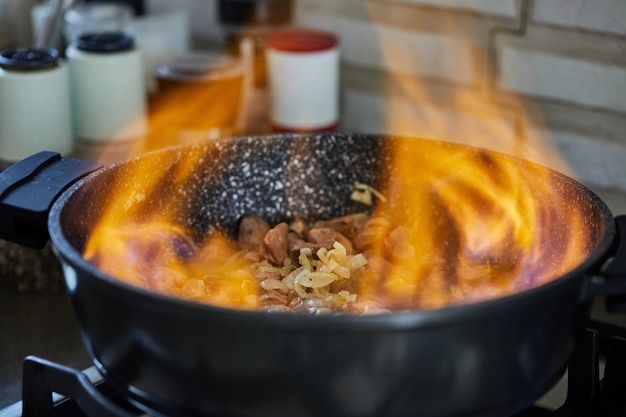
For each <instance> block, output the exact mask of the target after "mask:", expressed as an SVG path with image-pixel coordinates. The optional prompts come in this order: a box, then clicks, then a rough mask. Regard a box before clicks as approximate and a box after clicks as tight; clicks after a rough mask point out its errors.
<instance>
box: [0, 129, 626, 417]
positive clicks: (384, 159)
mask: <svg viewBox="0 0 626 417" xmlns="http://www.w3.org/2000/svg"><path fill="white" fill-rule="evenodd" d="M392 149H396V150H397V149H400V152H401V153H403V154H406V155H410V156H412V157H414V158H415V160H414V161H413V162H411V163H414V164H415V165H416V167H417V168H419V164H420V163H421V161H424V160H427V159H428V158H429V157H430V155H441V154H442V153H441V151H442V150H443V151H444V154H445V153H446V152H450V153H451V154H457V153H461V154H463V155H464V157H467V158H471V159H474V160H481V161H483V163H485V164H486V165H487V166H492V167H493V169H494V170H497V167H498V166H502V165H501V164H505V165H506V166H508V167H514V169H515V170H516V171H517V172H519V173H520V175H522V176H525V177H530V178H532V177H535V176H541V178H545V179H542V180H541V181H544V182H545V181H549V182H550V183H551V184H553V185H554V187H552V188H551V191H550V192H549V193H545V192H540V191H536V192H537V194H536V195H533V197H532V198H538V199H541V200H545V202H543V201H542V203H544V204H543V207H542V210H543V211H544V212H545V213H546V215H550V216H553V217H554V219H553V220H552V221H554V222H557V224H556V226H554V229H552V230H563V231H567V230H568V229H569V227H570V225H569V221H570V219H569V217H571V216H570V215H569V214H567V213H575V214H576V215H577V216H579V217H581V218H583V219H584V223H585V227H584V233H582V236H578V237H577V238H582V239H583V240H584V242H585V245H584V248H585V249H584V256H583V259H582V260H581V261H580V262H579V263H578V264H577V265H575V266H574V267H572V269H571V270H568V271H565V272H563V273H562V274H560V275H559V276H558V277H556V278H555V279H553V280H551V281H550V282H547V283H544V284H542V285H535V286H531V287H530V288H525V289H523V290H520V291H518V292H515V293H513V294H510V295H507V296H501V297H497V298H494V299H489V300H484V301H480V302H473V303H467V304H459V305H452V306H447V307H443V308H433V309H420V310H417V309H415V310H414V309H409V310H403V311H394V312H390V313H386V314H378V315H363V316H359V315H353V314H336V315H307V314H295V313H294V314H289V313H267V312H262V311H245V310H237V309H229V308H220V307H215V306H211V305H204V304H199V303H194V302H192V301H188V300H183V299H178V298H174V297H169V296H166V295H162V294H158V293H156V292H152V291H150V290H146V289H142V288H138V287H135V286H132V285H130V284H127V283H125V282H123V281H121V280H119V279H116V278H114V277H112V276H109V275H107V274H105V273H103V272H102V271H101V270H99V269H98V268H97V267H96V266H95V265H93V264H91V263H89V262H87V261H86V260H85V259H83V257H82V255H81V254H82V251H83V248H84V246H85V243H86V240H87V238H88V237H89V235H90V232H91V231H92V230H93V228H94V225H95V224H96V223H97V221H98V219H100V218H101V216H102V215H103V208H104V207H106V206H107V205H109V204H112V203H113V204H115V203H116V201H115V198H116V197H115V193H114V192H113V190H114V189H118V188H119V187H120V186H121V187H122V188H124V187H133V186H135V185H134V181H132V180H128V179H126V178H125V176H124V175H123V174H124V172H125V171H127V170H129V169H134V168H136V167H137V166H141V167H142V168H143V169H146V170H148V171H151V170H160V171H162V172H163V173H164V176H163V178H164V179H163V180H162V181H161V182H160V183H159V186H158V187H156V188H155V189H154V190H150V191H149V192H148V190H145V191H146V193H145V197H146V198H145V201H144V204H145V205H146V207H149V209H150V210H152V211H153V212H158V211H160V210H173V211H172V215H173V216H174V217H176V218H177V221H179V222H181V223H182V224H185V225H186V226H189V227H190V228H192V230H194V231H195V232H194V233H196V236H194V238H196V239H201V237H202V236H204V235H206V234H207V233H209V232H210V231H211V230H212V229H213V228H215V227H219V228H220V229H223V230H227V231H231V232H233V233H234V230H235V229H236V227H237V224H238V221H239V219H240V218H241V217H242V216H244V215H245V214H249V213H256V214H259V215H260V216H262V217H264V218H265V219H267V220H268V221H270V222H277V221H281V220H284V219H287V218H291V217H293V216H294V215H299V216H301V217H304V218H329V217H333V216H340V215H344V214H346V213H349V212H352V211H354V210H357V209H359V208H358V207H355V206H354V204H356V203H354V202H351V201H350V200H349V198H348V196H349V194H350V190H352V187H353V184H354V182H355V181H358V182H362V183H367V184H371V185H373V186H378V185H380V182H381V181H382V179H384V178H388V177H390V176H393V175H394V167H393V164H392V163H391V158H392V154H393V151H392ZM189 158H194V159H198V161H200V162H198V163H197V164H196V167H195V168H194V170H193V173H192V175H191V177H190V180H189V182H188V183H187V187H186V192H184V193H181V192H180V190H179V189H178V188H177V187H178V186H176V185H174V182H173V181H169V180H168V178H170V177H173V176H174V175H175V172H177V167H179V166H180V163H181V161H183V160H188V159H189ZM33 159H34V160H36V163H35V165H34V166H33V165H32V162H33ZM456 161H457V162H458V159H457V160H456ZM216 167H218V168H219V169H215V168H216ZM454 169H456V168H454ZM92 170H95V171H94V172H93V173H89V172H90V171H92ZM48 172H52V173H53V174H54V175H52V177H53V179H52V180H48V179H47V177H48V176H47V173H48ZM170 173H171V175H170ZM418 173H419V170H417V171H416V175H418ZM494 175H496V174H494ZM77 178H80V179H78V180H77ZM74 181H76V182H74ZM72 183H73V184H72ZM0 185H1V186H2V188H0V194H2V198H3V206H2V210H3V216H2V218H3V222H4V224H3V225H2V233H3V238H5V239H9V238H10V239H12V240H17V241H20V242H22V243H30V244H31V245H32V246H37V245H41V244H43V243H44V242H45V241H46V239H47V235H48V234H49V236H50V238H51V241H52V244H53V247H54V250H55V253H56V255H57V256H58V258H59V260H60V262H61V264H62V267H63V271H64V278H65V283H66V286H67V291H68V294H69V298H70V300H71V303H72V306H73V309H74V312H75V316H76V319H77V321H78V324H79V327H80V329H81V333H82V337H83V340H84V343H85V346H86V347H87V349H88V351H89V353H90V355H91V357H92V358H93V362H94V364H95V365H96V367H97V368H98V370H99V371H100V372H101V373H102V374H103V376H104V378H105V379H106V381H107V382H108V383H109V384H110V385H111V386H112V387H113V389H114V390H115V391H117V392H118V393H120V394H121V395H122V396H124V397H125V398H127V399H129V400H130V401H131V402H132V403H133V404H134V405H136V406H137V407H139V408H140V409H142V410H146V411H149V412H151V413H153V414H156V415H167V416H210V415H220V416H246V417H247V416H250V417H251V416H255V417H270V416H272V417H279V416H280V417H286V416H290V417H293V416H350V417H353V416H355V417H356V416H381V415H385V416H388V417H393V416H397V417H401V416H402V417H408V416H412V417H415V416H459V415H463V416H485V417H486V416H503V415H510V414H513V413H515V412H517V411H519V410H522V409H524V408H526V407H528V406H529V405H531V404H532V403H533V402H534V401H536V400H537V399H538V398H539V397H540V396H541V395H542V394H543V393H545V392H546V391H547V390H548V389H550V388H551V387H552V385H553V384H554V383H555V382H556V381H557V380H558V379H559V378H560V377H561V376H562V374H563V372H564V371H565V368H566V364H567V362H568V359H569V357H570V355H571V353H572V351H573V348H574V346H575V344H576V343H577V341H578V338H579V337H580V335H581V333H582V331H583V330H584V323H585V322H586V320H587V319H588V317H589V311H590V304H591V300H592V298H593V297H594V296H595V295H597V294H604V295H609V296H623V295H624V294H625V293H626V284H625V282H624V278H625V276H626V273H625V272H624V271H625V269H626V268H625V267H624V258H625V256H624V250H625V249H624V248H623V247H621V245H620V240H619V234H620V232H621V233H624V232H623V231H624V230H625V229H624V227H625V224H626V222H625V220H624V218H623V217H617V218H614V217H613V216H612V214H611V212H610V211H609V209H608V208H607V206H606V205H605V204H604V202H603V201H602V200H600V199H599V198H598V197H597V196H596V195H595V194H594V193H592V192H591V191H590V190H589V189H587V188H586V187H585V186H583V185H581V184H580V183H578V182H576V181H574V180H572V179H571V178H568V177H566V176H564V175H562V174H559V173H557V172H555V171H551V170H549V169H548V168H545V167H542V166H539V165H536V164H533V163H529V162H526V161H523V160H520V159H516V158H513V157H510V156H505V155H502V154H498V153H495V152H492V151H487V150H483V149H479V148H471V147H465V146H461V145H456V144H450V143H445V142H439V141H433V140H422V139H412V138H398V137H387V136H379V135H362V134H347V133H328V134H313V135H290V134H286V135H269V136H259V137H241V138H235V139H232V140H230V141H219V142H210V143H207V144H204V145H198V146H190V147H174V148H167V149H164V150H160V151H156V152H153V153H148V154H145V155H142V156H140V157H138V158H136V159H132V160H129V161H126V162H122V163H119V164H115V165H112V166H109V167H105V168H96V167H94V166H92V165H91V164H89V163H87V162H84V161H76V160H71V159H67V158H61V157H60V156H58V155H53V154H47V153H44V154H38V155H37V156H34V157H31V158H30V161H29V159H27V160H25V161H22V162H20V163H18V164H16V165H14V166H13V167H11V168H9V169H7V170H6V171H5V172H4V173H3V174H2V177H1V178H0ZM24 188H26V189H27V190H28V193H27V195H26V197H29V198H26V199H27V200H29V199H30V200H32V195H33V190H39V189H42V190H44V189H45V190H46V191H45V192H44V191H41V193H39V196H40V197H41V199H44V200H49V201H48V203H47V204H52V206H51V209H50V210H49V216H48V219H47V220H48V222H47V225H45V223H44V226H41V219H42V218H44V221H45V215H46V214H48V211H47V209H46V208H45V206H46V203H43V202H41V201H38V202H36V203H32V201H31V202H30V203H29V204H27V206H29V207H31V208H32V207H33V206H36V207H39V209H38V210H35V212H34V213H33V210H32V209H22V208H20V207H19V206H20V201H21V200H22V197H24V195H21V191H20V190H22V189H24ZM191 190H193V192H189V191H191ZM531 191H532V192H531V193H534V192H535V190H531ZM173 194H184V195H185V196H187V197H186V198H184V199H183V201H182V203H180V204H179V206H178V207H177V208H176V209H172V207H171V205H170V204H168V201H170V198H169V197H170V196H171V195H173ZM529 198H530V197H529ZM53 200H54V203H52V201H53ZM554 201H557V202H565V203H566V204H565V206H562V207H568V208H569V209H568V210H573V211H568V212H567V213H559V211H560V210H562V208H560V207H559V206H552V205H551V204H552V202H554ZM42 207H44V208H43V209H42ZM404 209H405V208H402V207H399V208H398V210H404ZM442 219H443V220H441V225H442V230H446V228H445V224H446V217H445V216H442ZM436 221H437V220H436ZM38 224H39V225H38ZM553 234H554V233H553ZM556 234H557V235H558V233H556ZM564 236H568V235H567V233H565V234H564ZM445 237H446V236H442V241H443V240H445ZM569 238H571V236H570V237H568V239H569ZM554 242H556V243H555V245H556V247H546V248H545V251H546V253H551V254H555V253H556V254H558V253H559V252H560V251H561V250H563V248H564V247H566V246H567V242H560V241H559V240H558V239H557V240H555V241H554ZM550 256H553V255H550ZM551 259H553V258H546V259H545V261H546V262H547V261H549V260H551Z"/></svg>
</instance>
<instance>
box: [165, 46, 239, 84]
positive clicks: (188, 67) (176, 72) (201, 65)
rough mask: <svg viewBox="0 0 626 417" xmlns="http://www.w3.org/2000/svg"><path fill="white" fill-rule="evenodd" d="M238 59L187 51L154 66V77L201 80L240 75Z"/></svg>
mask: <svg viewBox="0 0 626 417" xmlns="http://www.w3.org/2000/svg"><path fill="white" fill-rule="evenodd" d="M242 71H243V68H242V66H241V63H240V62H239V60H237V59H235V58H232V57H229V56H227V55H224V54H220V53H214V52H209V51H195V52H187V53H185V54H182V55H177V56H173V57H171V58H169V59H167V60H165V61H161V62H158V63H157V64H156V65H155V66H154V76H155V77H156V78H161V79H166V80H175V81H183V82H202V81H209V80H215V79H220V78H229V77H235V76H238V75H241V74H242Z"/></svg>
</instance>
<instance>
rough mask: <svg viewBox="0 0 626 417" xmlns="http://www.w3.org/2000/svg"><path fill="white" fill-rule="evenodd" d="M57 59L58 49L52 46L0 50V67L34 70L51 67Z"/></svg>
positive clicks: (55, 63)
mask: <svg viewBox="0 0 626 417" xmlns="http://www.w3.org/2000/svg"><path fill="white" fill-rule="evenodd" d="M58 61H59V51H57V50H56V49H54V48H34V47H32V48H10V49H4V50H2V51H0V68H4V69H7V70H19V71H35V70H41V69H45V68H51V67H54V66H56V65H57V62H58Z"/></svg>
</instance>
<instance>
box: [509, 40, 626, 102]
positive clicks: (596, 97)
mask: <svg viewBox="0 0 626 417" xmlns="http://www.w3.org/2000/svg"><path fill="white" fill-rule="evenodd" d="M500 68H501V72H500V75H501V87H502V88H504V89H506V90H508V91H514V92H517V93H520V94H526V95H530V96H535V97H542V98H546V99H553V100H563V101H568V102H571V103H575V104H579V105H581V106H590V107H600V108H604V109H607V110H613V111H617V112H623V113H626V66H618V65H615V64H613V63H611V62H597V61H590V60H584V59H582V58H579V59H575V58H571V57H568V56H562V55H559V52H558V51H552V53H550V52H548V51H544V50H541V49H526V48H524V47H523V46H516V45H511V44H507V45H505V46H504V47H502V49H501V51H500Z"/></svg>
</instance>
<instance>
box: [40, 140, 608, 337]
mask: <svg viewBox="0 0 626 417" xmlns="http://www.w3.org/2000/svg"><path fill="white" fill-rule="evenodd" d="M315 135H318V134H315ZM321 135H324V136H325V135H340V136H341V135H351V136H355V137H363V138H377V140H385V139H386V138H404V137H401V136H394V135H378V134H368V133H344V132H333V133H330V134H328V133H325V134H321ZM285 136H290V137H300V136H311V135H310V134H272V135H260V136H259V137H263V138H265V139H267V140H272V139H273V138H284V137H285ZM255 138H257V136H241V137H236V138H233V139H231V140H237V139H243V140H255ZM411 139H417V140H427V141H434V142H438V143H440V144H443V145H446V146H448V145H450V146H454V147H461V148H468V149H474V150H486V151H488V152H489V153H493V154H499V155H503V156H505V157H506V158H508V159H512V160H515V161H517V162H519V163H523V164H530V165H531V166H537V167H541V168H542V169H544V170H547V172H548V173H550V174H551V175H553V176H556V177H557V178H558V179H559V180H560V181H564V182H566V183H568V184H569V185H570V186H572V187H574V188H576V189H577V190H579V191H580V192H581V194H582V195H584V196H585V197H586V198H588V199H589V202H590V203H592V204H593V205H594V207H595V209H596V210H598V211H599V214H600V217H601V219H602V220H603V224H602V227H603V230H604V231H603V234H602V237H601V238H600V240H599V242H598V244H597V246H596V248H595V249H594V250H593V252H592V253H591V254H590V255H589V256H588V257H587V258H586V259H585V260H584V261H583V262H582V263H580V264H579V265H578V266H576V267H575V268H574V269H572V270H570V271H569V272H567V273H565V274H563V275H561V276H559V277H557V278H555V279H553V280H551V281H549V282H547V283H544V284H540V285H537V286H533V287H532V288H528V289H525V290H522V291H518V292H515V293H512V294H507V295H504V296H499V297H496V298H492V299H487V300H482V301H477V302H470V303H464V304H454V305H447V306H444V307H440V308H435V309H415V310H402V311H391V312H385V313H381V314H371V315H367V314H366V315H357V314H350V313H345V314H328V315H311V314H304V313H283V312H280V313H278V312H277V313H269V312H265V311H259V310H243V309H233V308H227V307H219V306H214V305H208V304H202V303H198V302H195V301H192V300H187V299H183V298H178V297H174V296H169V295H165V294H160V293H157V292H155V291H151V290H149V289H144V288H141V287H137V286H134V285H132V284H129V283H127V282H125V281H122V280H120V279H118V278H116V277H114V276H111V275H109V274H106V273H104V272H102V271H101V270H100V269H98V268H97V267H96V266H95V265H93V264H91V263H90V262H88V261H87V260H85V259H84V258H83V257H82V254H81V253H80V252H79V251H78V250H77V249H76V248H74V246H73V245H72V244H71V243H70V242H69V240H68V239H67V237H66V235H65V233H64V231H63V230H62V226H61V218H62V214H63V209H64V207H66V203H67V202H68V201H69V200H70V199H71V198H72V196H73V195H74V194H75V193H77V192H79V190H80V189H81V188H82V187H83V185H84V184H86V183H88V182H90V181H92V180H93V179H94V178H97V177H98V176H99V175H101V174H103V173H105V172H107V171H109V170H112V169H115V168H116V167H118V166H120V165H123V164H125V163H127V162H130V161H133V160H136V159H140V158H144V157H145V156H146V155H148V154H156V153H161V152H173V151H174V150H175V149H184V148H189V147H194V146H206V145H205V144H201V145H180V146H173V147H168V148H164V149H159V150H157V151H153V152H149V153H147V154H142V155H140V156H137V157H135V158H132V159H129V160H127V161H120V162H117V163H114V164H112V165H109V166H106V167H104V168H101V169H99V170H97V171H95V172H94V173H92V174H90V175H88V176H86V177H84V178H82V179H80V180H79V181H77V182H76V183H75V184H73V185H72V186H70V187H69V188H68V189H67V190H66V191H64V192H63V194H62V195H61V196H60V197H59V198H58V199H57V200H56V201H55V202H54V204H53V206H52V208H51V210H50V214H49V218H48V229H49V233H50V238H51V242H52V244H53V247H54V248H55V252H56V254H57V257H59V258H63V262H64V263H67V264H68V265H70V266H71V267H72V268H75V269H80V270H84V271H86V272H87V273H88V274H89V275H90V276H92V277H93V278H96V279H97V281H98V285H101V286H103V288H108V289H109V290H115V291H119V290H123V291H130V292H131V293H132V294H134V295H135V296H136V297H139V298H141V299H142V300H144V301H146V302H152V303H163V302H165V303H168V304H172V305H173V306H176V308H181V309H185V310H188V309H190V311H194V312H196V313H200V314H208V315H219V316H220V317H221V318H222V319H223V320H236V321H238V322H239V321H240V320H242V319H244V320H247V321H249V322H250V324H251V325H271V326H279V327H284V326H286V327H292V326H297V327H300V326H302V325H303V323H306V324H305V325H306V326H307V328H311V327H313V328H319V329H329V328H330V327H329V326H340V327H342V328H345V329H371V328H379V327H384V328H386V329H405V328H414V327H423V326H437V325H439V324H443V323H445V324H446V325H449V323H450V321H451V320H452V319H454V318H459V317H464V318H465V319H464V320H462V321H463V322H466V320H467V317H473V318H475V319H479V318H481V317H484V316H486V315H492V314H494V312H498V311H502V309H510V308H514V309H520V308H523V307H524V306H526V305H528V304H529V303H534V302H535V301H534V300H536V299H537V298H541V297H544V296H545V297H548V296H550V295H551V294H554V293H555V292H558V291H560V290H561V289H562V287H564V286H565V285H567V283H569V282H571V281H572V280H581V281H582V280H587V281H589V278H590V275H592V274H593V268H596V267H598V266H599V265H600V264H601V263H602V262H603V261H604V258H605V257H606V254H607V252H608V251H609V249H610V248H611V246H612V245H613V241H614V240H615V236H616V229H615V223H614V217H613V214H612V213H611V211H610V209H609V208H608V206H607V205H606V203H605V202H604V201H603V200H602V199H600V197H599V196H598V195H597V194H595V193H594V192H593V191H592V190H590V189H589V188H588V187H586V186H585V185H583V184H582V183H580V182H579V181H577V180H575V179H573V178H571V177H568V176H566V175H564V174H562V173H560V172H558V171H555V170H553V169H551V168H548V167H545V166H543V165H540V164H537V163H535V162H531V161H527V160H524V159H520V158H517V157H515V156H511V155H507V154H503V153H500V152H497V151H492V150H487V149H483V148H477V147H474V146H470V145H464V144H458V143H453V142H445V141H440V140H433V139H424V138H417V137H416V138H411ZM64 275H65V274H64ZM64 278H66V277H64ZM580 287H581V289H580V291H581V294H580V297H579V298H584V297H583V292H584V291H583V290H584V288H583V287H584V283H583V285H581V286H580ZM582 301H584V300H578V302H579V303H580V302H582Z"/></svg>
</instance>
